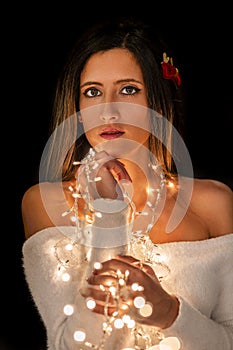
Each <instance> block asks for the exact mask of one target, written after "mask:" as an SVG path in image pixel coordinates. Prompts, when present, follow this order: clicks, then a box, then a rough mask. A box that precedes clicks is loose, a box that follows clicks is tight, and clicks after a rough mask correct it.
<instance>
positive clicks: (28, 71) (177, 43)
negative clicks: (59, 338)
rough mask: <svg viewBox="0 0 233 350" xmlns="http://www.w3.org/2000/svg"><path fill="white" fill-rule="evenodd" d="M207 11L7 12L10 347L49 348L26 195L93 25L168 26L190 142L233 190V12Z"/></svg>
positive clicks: (161, 4)
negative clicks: (60, 80)
mask: <svg viewBox="0 0 233 350" xmlns="http://www.w3.org/2000/svg"><path fill="white" fill-rule="evenodd" d="M203 6H204V2H203V1H202V2H199V3H198V2H197V1H195V2H194V1H187V2H185V3H184V4H181V3H180V2H179V1H177V2H175V1H172V2H170V3H169V2H168V1H161V0H160V1H152V2H148V3H147V2H146V1H143V2H140V3H139V4H138V5H136V3H135V2H127V3H124V2H111V3H103V2H93V3H91V2H87V3H79V2H69V1H66V2H61V3H60V4H58V3H56V2H55V3H51V2H50V3H49V2H47V3H46V4H43V3H42V2H38V3H37V2H30V3H29V4H24V3H20V4H19V3H16V4H14V3H12V2H9V4H8V5H7V7H6V6H5V7H2V13H1V17H2V20H4V23H5V24H4V28H3V29H2V44H1V45H2V50H1V52H2V54H1V55H2V59H3V64H2V76H4V77H6V83H5V84H4V86H2V89H3V90H4V92H3V93H2V96H4V95H5V94H6V97H4V98H3V100H2V140H4V141H2V145H3V146H2V148H3V151H2V161H3V166H2V169H3V170H4V171H3V170H2V184H3V189H2V193H3V194H4V195H3V198H2V207H3V210H2V218H3V219H2V221H3V225H2V249H1V251H2V259H1V261H2V272H3V274H2V283H1V290H2V313H1V318H2V324H3V326H2V328H1V336H0V349H1V350H21V349H22V350H42V349H43V350H44V349H45V340H44V339H45V338H44V331H43V326H42V323H41V321H40V319H39V316H38V315H37V313H36V310H35V308H34V306H33V303H32V301H31V298H30V295H29V293H28V290H27V286H26V284H25V281H24V278H23V273H22V267H21V265H22V264H21V256H22V255H21V248H22V244H23V241H24V233H23V227H22V221H21V212H20V203H21V198H22V195H23V193H24V191H25V190H26V189H27V188H28V187H29V186H31V185H32V184H34V183H35V182H36V181H37V171H38V165H39V161H40V156H41V153H42V151H43V147H44V145H45V143H46V141H47V136H48V125H49V119H50V115H51V107H52V99H53V93H54V89H55V83H56V79H57V77H58V74H59V72H60V70H61V69H62V66H63V64H64V62H65V59H66V56H67V54H68V52H69V50H70V49H71V47H72V44H73V43H74V41H75V39H76V38H77V37H78V36H79V35H80V33H81V32H82V31H83V30H84V29H85V28H86V27H88V26H89V25H90V24H91V23H92V22H93V21H96V20H99V19H104V18H106V17H114V15H119V14H121V15H125V16H127V15H137V16H141V17H143V18H145V19H146V20H147V21H149V22H151V23H153V25H154V26H155V29H157V28H159V29H160V31H161V32H162V33H163V36H164V38H165V40H166V41H167V42H168V43H169V44H170V45H171V47H172V51H173V52H175V53H176V57H173V60H174V64H175V65H177V66H178V65H179V69H180V72H181V74H182V79H183V84H184V87H185V91H186V99H187V101H186V110H187V112H186V113H187V115H186V145H187V147H188V150H189V152H190V155H191V158H192V160H193V167H194V172H195V175H196V176H198V177H205V178H213V179H217V180H220V181H223V182H225V183H226V184H228V185H229V186H230V187H231V188H232V189H233V174H232V131H233V100H232V78H233V70H232V58H231V51H232V50H231V47H232V18H231V13H232V12H231V9H230V6H229V5H226V4H225V3H224V2H223V1H221V2H218V3H216V4H215V5H213V3H211V6H209V7H208V6H206V5H205V8H203ZM177 62H178V64H177ZM3 106H5V107H4V108H3ZM6 198H7V203H6ZM1 342H2V344H1ZM60 350H62V349H60Z"/></svg>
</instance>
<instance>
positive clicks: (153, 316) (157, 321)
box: [80, 256, 179, 328]
mask: <svg viewBox="0 0 233 350" xmlns="http://www.w3.org/2000/svg"><path fill="white" fill-rule="evenodd" d="M120 276H124V277H125V280H126V282H125V285H124V284H123V286H121V292H120V293H121V296H120V299H119V298H118V299H117V298H115V296H114V293H113V294H111V293H110V290H111V289H109V288H110V287H114V286H115V287H116V288H118V287H119V284H118V283H119V277H120ZM87 282H88V286H87V287H85V288H82V289H81V290H80V292H81V294H82V296H84V297H86V298H92V299H94V300H95V302H96V306H95V307H94V309H93V311H94V312H96V313H100V314H104V312H105V310H106V309H105V303H106V299H107V298H108V314H109V315H112V314H113V313H114V312H116V311H117V312H119V314H120V315H123V314H125V313H129V314H130V315H132V317H133V318H134V319H135V321H137V322H139V323H143V324H147V325H151V326H156V327H159V328H167V327H169V326H170V325H171V324H172V323H173V322H174V320H175V319H176V317H177V314H178V308H179V303H178V300H177V298H176V297H174V296H172V295H170V294H168V293H167V292H166V291H165V290H164V289H163V288H162V286H161V284H160V282H159V280H158V278H157V277H156V275H155V273H154V271H153V269H152V268H151V267H150V266H149V265H146V264H141V263H140V261H139V260H137V259H134V258H133V257H131V256H117V257H116V258H114V259H111V260H107V261H105V262H103V263H102V265H101V268H100V269H95V270H94V271H93V273H92V274H91V276H89V277H88V279H87ZM132 285H133V286H139V288H136V290H135V289H132V287H131V286H132ZM137 296H142V297H143V298H144V299H145V301H146V303H149V305H150V306H151V312H149V313H148V314H147V315H146V316H142V315H141V313H140V309H138V308H136V307H135V306H134V299H135V298H136V297H137Z"/></svg>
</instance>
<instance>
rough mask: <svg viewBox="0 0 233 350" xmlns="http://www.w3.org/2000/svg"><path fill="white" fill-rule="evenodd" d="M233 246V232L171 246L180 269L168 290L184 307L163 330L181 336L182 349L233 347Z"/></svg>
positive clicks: (173, 263) (166, 333)
mask: <svg viewBox="0 0 233 350" xmlns="http://www.w3.org/2000/svg"><path fill="white" fill-rule="evenodd" d="M232 247H233V234H229V235H226V236H222V237H217V238H214V239H210V240H207V241H199V242H183V243H182V242H180V243H174V244H171V245H169V250H170V254H172V259H171V265H170V266H171V269H172V265H174V267H173V270H176V272H174V273H172V272H171V277H170V281H168V289H169V290H170V291H171V292H172V293H174V294H176V295H177V296H178V299H179V302H180V308H179V314H178V317H177V318H176V320H175V322H174V323H173V324H172V326H171V327H169V328H167V329H164V330H162V332H163V334H164V336H166V337H168V336H175V337H177V338H178V339H179V340H180V343H181V349H185V350H197V349H205V350H215V349H216V350H220V349H221V350H232V349H233V264H232V262H233V248H232ZM168 255H169V253H168ZM165 284H166V283H165Z"/></svg>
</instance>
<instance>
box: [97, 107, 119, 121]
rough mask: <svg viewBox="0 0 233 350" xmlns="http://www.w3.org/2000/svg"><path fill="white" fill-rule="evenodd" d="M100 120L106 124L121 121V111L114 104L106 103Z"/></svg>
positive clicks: (102, 108)
mask: <svg viewBox="0 0 233 350" xmlns="http://www.w3.org/2000/svg"><path fill="white" fill-rule="evenodd" d="M100 119H101V120H102V121H103V122H105V123H109V122H114V121H116V120H118V119H119V110H118V108H117V104H116V103H114V102H111V103H104V104H103V105H102V106H101V110H100Z"/></svg>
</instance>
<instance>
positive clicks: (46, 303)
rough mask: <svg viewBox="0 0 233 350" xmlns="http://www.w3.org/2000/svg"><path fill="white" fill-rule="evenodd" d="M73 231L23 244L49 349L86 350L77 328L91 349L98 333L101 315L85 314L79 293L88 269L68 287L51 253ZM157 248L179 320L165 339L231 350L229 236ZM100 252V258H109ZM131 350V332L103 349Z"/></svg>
mask: <svg viewBox="0 0 233 350" xmlns="http://www.w3.org/2000/svg"><path fill="white" fill-rule="evenodd" d="M73 230H74V227H63V228H55V227H52V228H47V229H44V230H42V231H40V232H38V233H36V234H35V235H33V236H32V237H31V238H29V239H28V240H27V241H26V242H25V243H24V245H23V266H24V271H25V276H26V280H27V283H28V286H29V289H30V292H31V294H32V297H33V300H34V301H35V305H36V307H37V309H38V311H39V314H40V315H41V317H42V320H43V322H44V324H45V326H46V330H47V344H48V349H49V350H77V349H79V350H81V349H90V348H88V347H85V346H84V345H83V344H82V343H81V344H80V343H78V342H77V341H75V340H74V338H73V334H74V332H75V331H76V330H77V329H80V328H84V329H86V330H87V338H86V341H90V342H93V343H95V344H96V343H97V344H98V341H99V338H100V334H102V320H103V318H102V315H97V314H95V313H93V312H91V311H88V310H87V309H86V307H85V303H84V300H83V298H82V297H81V295H80V294H79V292H78V290H79V288H80V286H81V285H82V283H83V282H84V281H85V277H86V275H87V274H88V273H89V269H90V266H89V267H88V266H87V264H81V265H80V266H79V268H76V269H72V274H71V277H72V278H71V279H70V280H69V281H68V282H63V281H61V277H60V276H59V273H58V272H59V271H58V260H57V258H56V256H55V254H54V253H53V248H54V246H55V244H56V243H57V242H58V241H59V240H61V239H63V238H64V237H65V236H64V233H65V235H66V236H70V235H72V231H73ZM160 246H161V247H162V248H163V251H164V252H165V254H166V256H167V259H168V260H167V264H168V266H169V268H170V273H169V275H168V276H167V278H166V279H164V280H163V282H162V285H163V287H164V288H165V289H166V290H167V291H169V292H170V293H174V294H176V295H177V296H178V298H179V300H180V310H179V315H178V317H177V319H176V320H175V322H174V323H173V325H172V326H171V327H169V328H167V329H166V330H163V333H164V335H165V336H175V337H177V338H179V340H180V343H181V349H182V350H183V349H184V350H232V349H233V234H229V235H226V236H222V237H217V238H212V239H209V240H204V241H194V242H177V243H165V244H161V245H160ZM101 251H102V253H103V254H102V255H101V256H104V255H105V254H106V253H107V251H104V249H101ZM58 253H59V251H58ZM89 253H90V252H89ZM92 253H93V252H92ZM80 254H81V253H80ZM97 255H98V254H97ZM95 258H96V257H94V259H95ZM71 264H72V261H71ZM66 304H71V305H73V306H74V307H75V309H74V313H73V315H71V316H66V315H65V314H64V313H63V308H64V306H65V305H66ZM152 328H153V327H150V331H151V329H152ZM148 331H149V330H148ZM130 346H132V338H131V336H130V334H129V332H128V331H125V330H120V331H119V330H118V331H114V332H113V333H112V334H111V336H110V337H109V339H108V340H107V342H106V345H105V347H104V349H105V350H122V349H124V348H126V347H128V348H129V347H130Z"/></svg>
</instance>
